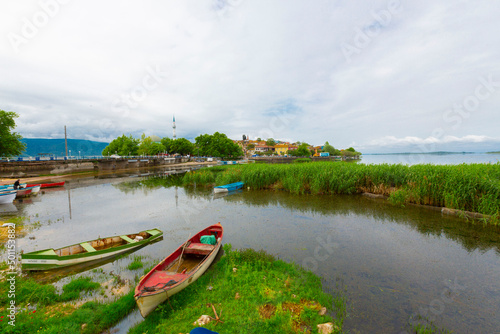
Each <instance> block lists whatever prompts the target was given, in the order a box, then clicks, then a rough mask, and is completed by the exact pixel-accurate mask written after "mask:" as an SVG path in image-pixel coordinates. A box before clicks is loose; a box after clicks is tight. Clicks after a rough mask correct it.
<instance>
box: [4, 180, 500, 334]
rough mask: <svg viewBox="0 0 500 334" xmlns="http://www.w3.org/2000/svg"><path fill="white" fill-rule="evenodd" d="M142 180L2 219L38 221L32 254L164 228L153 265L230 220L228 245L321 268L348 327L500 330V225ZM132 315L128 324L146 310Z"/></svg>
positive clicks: (117, 266) (71, 190) (341, 199)
mask: <svg viewBox="0 0 500 334" xmlns="http://www.w3.org/2000/svg"><path fill="white" fill-rule="evenodd" d="M143 178H145V177H141V176H136V175H114V176H113V177H112V178H98V177H79V178H72V179H68V180H67V183H66V185H65V188H64V189H61V190H56V189H54V190H52V191H47V192H45V193H44V194H41V195H39V196H38V197H35V198H33V199H28V200H25V201H23V202H22V203H15V204H14V205H13V206H10V212H9V210H4V212H3V213H0V219H2V218H3V219H5V218H7V217H10V216H13V215H19V216H25V217H30V219H31V221H32V222H33V221H39V222H40V224H38V227H37V228H35V229H34V230H33V231H30V232H29V233H28V234H27V235H26V236H24V237H22V238H18V240H17V247H18V250H19V251H20V250H23V251H25V252H29V251H34V250H39V249H43V248H51V247H62V246H65V245H70V244H73V243H79V242H81V241H85V240H90V239H94V238H96V237H97V236H110V235H120V234H124V233H127V232H136V231H140V230H144V229H149V228H154V227H157V228H160V229H161V230H162V231H163V232H164V238H163V240H161V241H159V242H157V243H154V244H152V245H149V246H146V247H145V248H142V249H140V250H138V251H137V252H135V253H134V256H135V255H141V256H145V257H146V258H148V259H150V260H151V263H155V262H157V261H158V260H160V259H162V258H163V257H165V256H166V255H168V254H170V253H171V252H172V251H173V250H175V249H176V248H177V247H178V246H179V245H180V244H181V243H183V242H184V241H185V240H187V239H188V238H189V237H190V236H191V235H193V234H194V233H196V232H198V231H199V230H201V229H202V228H204V227H206V226H208V225H210V224H213V223H216V222H221V223H222V225H223V226H224V229H225V233H224V235H225V237H224V243H231V244H232V245H233V247H234V248H254V249H257V250H259V249H264V250H266V251H267V252H269V253H271V254H274V255H276V256H278V257H279V258H282V259H284V260H286V261H294V262H296V263H298V264H300V265H302V266H304V267H306V268H308V269H311V270H312V271H314V272H315V273H316V274H318V275H319V276H321V277H322V278H323V280H324V287H325V289H326V290H327V291H328V292H331V293H338V292H339V291H344V295H345V298H346V300H347V302H348V317H347V318H346V320H345V325H344V329H345V330H346V331H349V332H350V333H406V331H408V333H409V329H408V324H409V323H415V321H416V320H414V319H416V318H415V317H416V316H418V315H420V316H422V317H424V318H425V319H426V320H427V321H433V323H434V324H435V325H436V326H438V327H440V328H446V329H448V330H452V331H454V332H456V333H498V329H499V328H500V317H498V314H499V313H500V280H499V278H500V228H498V227H494V226H484V225H483V224H481V223H471V222H466V221H464V220H462V219H459V218H456V217H450V216H444V215H442V214H441V213H440V212H439V211H434V210H431V209H428V208H423V207H417V206H407V207H406V208H400V207H394V206H391V205H390V204H388V203H387V202H386V201H384V200H378V199H369V198H365V197H363V196H357V195H355V196H312V195H293V194H289V193H286V192H280V191H254V190H243V191H240V192H237V193H235V194H233V195H229V196H224V197H219V198H214V196H213V194H212V192H211V190H210V189H199V188H198V189H196V188H192V187H191V188H183V187H175V186H171V187H165V186H160V185H156V186H144V185H142V184H141V183H140V182H139V181H140V180H142V179H143ZM146 178H148V177H146ZM0 212H1V210H0ZM30 237H32V238H31V239H30ZM33 237H34V239H33ZM131 258H132V255H131V256H129V257H128V258H124V259H119V260H116V261H114V262H110V263H107V264H105V265H102V266H101V268H102V269H103V270H104V271H106V272H110V271H114V272H115V273H120V275H121V276H122V277H125V278H130V279H133V278H134V276H136V275H138V274H139V273H138V272H137V271H135V272H134V271H130V270H128V269H127V268H126V267H127V263H128V262H130V259H131ZM140 271H141V270H140ZM141 274H142V273H141ZM134 314H135V315H134ZM134 314H133V315H132V319H133V320H127V321H126V322H125V323H124V324H121V325H120V326H119V327H120V329H121V331H120V332H126V328H127V326H129V325H130V323H131V322H133V321H135V320H136V319H140V317H137V312H135V313H134Z"/></svg>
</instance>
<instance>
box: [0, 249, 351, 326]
mask: <svg viewBox="0 0 500 334" xmlns="http://www.w3.org/2000/svg"><path fill="white" fill-rule="evenodd" d="M133 259H134V261H133V262H132V263H131V266H133V269H134V270H135V269H140V268H141V267H142V266H143V263H142V261H141V258H140V257H138V256H134V257H133ZM94 271H97V272H99V270H96V269H94ZM148 271H149V269H148V268H146V269H143V272H144V273H146V272H148ZM5 274H6V272H4V275H5ZM89 274H90V276H92V273H90V272H89ZM12 277H15V298H14V300H15V304H16V307H17V313H16V314H15V326H12V325H10V324H9V322H10V321H11V319H10V318H9V314H11V313H10V310H9V309H8V306H9V305H10V301H11V300H12V299H13V298H11V297H12V296H9V294H10V292H11V290H12V282H11V280H7V279H8V278H12ZM137 280H138V278H137ZM135 283H137V282H130V290H131V291H130V292H128V293H126V292H125V294H124V295H117V296H115V297H114V298H111V299H109V298H108V299H106V300H105V301H102V300H99V299H98V297H101V296H102V295H105V294H106V293H109V291H110V290H109V287H108V286H107V285H109V282H107V283H106V284H103V283H99V282H96V281H95V280H94V279H93V278H91V277H89V276H88V275H87V274H83V275H78V276H75V277H73V278H72V279H71V280H70V281H69V282H68V283H66V284H64V285H63V286H62V289H58V288H56V285H53V284H41V283H39V282H36V281H35V280H33V279H32V278H29V277H26V276H21V275H10V274H7V275H5V276H4V277H2V278H1V279H0V332H1V333H68V334H71V333H102V332H103V331H104V330H106V329H108V328H110V327H112V326H113V325H115V324H116V323H117V322H119V321H120V320H121V319H122V318H123V317H125V316H126V315H127V314H128V313H129V312H131V311H132V310H133V309H134V308H135V307H136V304H135V300H134V296H133V287H134V286H135ZM321 286H322V285H321V280H320V278H319V277H317V276H315V275H314V274H313V273H312V272H310V271H306V270H304V269H302V268H300V267H298V266H296V265H294V264H289V263H285V262H283V261H281V260H277V259H275V258H274V257H272V256H271V255H268V254H267V253H265V252H263V251H260V252H257V251H254V250H250V249H248V250H241V251H238V250H232V249H231V245H225V246H224V255H223V256H222V257H221V258H220V260H219V261H218V262H217V263H215V264H214V265H213V266H212V267H211V268H210V269H209V270H208V271H207V272H206V273H205V274H204V275H203V276H201V277H200V278H199V279H198V280H197V281H196V282H195V283H193V284H192V285H190V286H189V287H188V288H187V289H185V290H183V291H181V292H180V293H178V294H177V295H175V296H173V297H172V298H170V299H169V300H168V301H167V302H166V303H164V304H162V305H160V306H159V307H158V308H157V310H156V311H155V312H153V313H152V314H151V315H150V316H149V317H148V318H147V319H146V320H145V321H144V322H142V323H141V324H139V325H138V326H136V327H135V328H132V329H131V333H176V334H177V333H179V332H181V333H188V332H189V331H190V330H191V329H193V328H194V327H197V326H195V325H193V322H195V321H196V320H197V319H198V318H200V316H201V315H210V316H212V317H213V318H216V315H215V313H214V311H213V310H214V309H215V310H216V312H217V316H219V317H220V318H219V319H220V321H218V322H217V321H212V322H211V323H209V324H207V325H205V327H207V328H211V329H215V330H217V331H219V330H220V331H221V332H222V333H308V332H317V329H316V325H318V324H322V323H327V322H331V323H332V326H333V328H334V329H335V331H334V332H333V333H338V332H340V330H341V327H342V324H343V319H344V317H345V307H346V306H345V302H344V300H343V299H342V297H339V296H337V297H335V298H334V297H332V296H331V295H329V294H327V293H325V292H323V291H322V288H321ZM96 297H97V298H96ZM212 305H213V308H212ZM323 307H324V308H325V309H324V310H323ZM322 311H323V312H325V311H327V313H325V314H323V312H322Z"/></svg>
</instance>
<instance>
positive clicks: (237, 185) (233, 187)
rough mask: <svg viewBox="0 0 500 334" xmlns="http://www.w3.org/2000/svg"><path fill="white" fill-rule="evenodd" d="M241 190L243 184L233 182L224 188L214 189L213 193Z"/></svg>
mask: <svg viewBox="0 0 500 334" xmlns="http://www.w3.org/2000/svg"><path fill="white" fill-rule="evenodd" d="M241 188H243V182H235V183H231V184H226V185H224V186H218V187H214V193H216V194H217V193H224V192H229V191H234V190H238V189H241Z"/></svg>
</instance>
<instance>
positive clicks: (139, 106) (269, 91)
mask: <svg viewBox="0 0 500 334" xmlns="http://www.w3.org/2000/svg"><path fill="white" fill-rule="evenodd" d="M393 3H397V1H392V0H391V1H362V2H347V3H339V2H326V1H321V2H319V1H318V2H310V1H304V0H291V1H287V2H286V3H285V2H278V1H271V2H269V1H263V0H252V1H248V0H239V1H224V0H218V1H216V0H214V1H211V2H210V1H209V2H204V3H200V2H197V1H182V2H163V3H159V2H157V1H141V2H136V1H120V2H118V1H106V2H102V1H96V0H90V1H85V2H77V1H61V0H40V1H23V2H8V3H6V4H4V5H3V10H2V11H1V12H0V31H2V32H4V33H3V37H4V38H3V39H1V40H0V62H1V63H2V67H0V76H1V77H2V78H4V80H2V82H0V109H3V110H11V111H16V112H18V113H19V114H20V118H19V119H18V122H17V124H18V128H17V131H18V132H20V133H21V134H22V135H24V136H25V137H54V136H55V137H59V138H60V137H61V136H62V134H63V128H64V125H67V126H68V131H69V135H70V137H71V138H92V139H100V140H110V139H113V138H115V137H117V136H119V135H121V134H122V133H126V134H129V133H131V134H133V135H135V136H139V135H140V134H141V133H142V132H146V133H149V134H157V135H159V136H168V135H171V133H172V129H171V120H172V116H173V115H174V114H175V115H176V121H177V135H178V136H185V137H188V138H190V139H191V138H194V137H195V136H197V135H199V134H201V133H213V132H215V131H219V132H224V133H226V134H228V135H229V136H230V137H233V138H235V139H236V138H240V137H241V135H242V134H247V135H251V136H263V135H265V136H269V137H273V138H276V139H284V138H289V139H292V140H300V141H306V142H309V143H311V144H323V143H324V142H325V141H329V142H330V143H332V144H333V145H334V146H335V147H339V148H343V147H348V146H350V145H351V144H352V143H353V142H355V143H357V145H358V146H359V147H371V146H374V144H373V143H376V145H377V146H383V145H389V146H391V145H392V146H391V147H393V146H394V145H396V146H394V147H396V148H395V149H398V148H399V147H400V146H397V145H404V144H412V145H419V144H420V143H421V142H423V143H427V142H433V141H432V139H431V138H432V137H434V138H437V141H434V142H435V143H437V144H442V143H445V139H446V138H448V137H450V138H453V137H456V138H459V139H460V138H461V139H463V138H468V136H471V135H474V134H475V135H480V136H485V137H489V138H498V130H497V126H496V125H497V124H498V123H499V120H500V119H499V117H500V116H499V113H498V112H497V106H498V105H499V102H500V89H499V88H497V87H494V89H493V91H492V92H491V94H490V95H489V96H488V98H485V99H481V100H480V101H479V102H480V103H479V104H478V106H477V107H476V108H475V109H474V110H473V111H472V112H469V113H468V115H467V117H466V116H464V114H457V112H454V113H450V112H447V110H450V109H452V108H453V106H454V104H463V103H465V101H466V99H467V98H468V97H469V96H474V94H475V89H476V87H477V86H478V85H479V84H480V79H481V78H488V76H492V77H493V78H494V80H495V81H500V63H499V62H498V57H499V51H500V35H498V34H497V33H496V31H498V30H499V28H500V22H499V21H498V19H497V18H496V16H495V13H497V12H498V10H499V9H500V3H495V2H488V1H486V0H479V1H475V2H470V1H462V2H460V3H458V4H454V3H449V4H444V3H436V2H433V1H429V0H426V1H420V2H406V1H401V2H400V6H399V7H398V10H396V11H393V12H391V8H392V7H391V6H392V4H393ZM41 4H52V6H53V7H52V8H53V9H54V8H56V5H57V4H58V7H57V8H58V9H57V12H55V13H53V15H49V14H50V13H49V11H47V10H44V9H43V8H44V7H42V5H41ZM54 11H55V9H54ZM43 13H46V15H47V17H49V20H48V21H47V22H46V23H44V24H43V26H42V24H41V23H40V22H41V21H36V18H37V17H39V18H38V20H40V18H41V17H43ZM388 13H389V14H390V15H389V14H388ZM37 15H38V16H37ZM26 22H31V23H32V24H34V25H35V28H36V33H33V34H32V35H33V36H32V37H30V38H25V40H26V42H25V43H24V42H23V43H21V44H20V45H18V46H17V48H18V51H19V52H16V50H15V48H14V47H13V45H12V43H11V39H9V36H13V35H12V34H17V35H19V36H21V37H22V36H23V31H24V32H25V33H26V32H27V31H29V29H28V28H27V23H26ZM37 22H38V23H37ZM42 23H43V22H42ZM363 34H364V35H365V36H367V37H368V38H366V37H363V36H362V35H363ZM25 35H26V34H25ZM363 38H364V39H363ZM356 42H358V44H356ZM360 42H364V44H363V43H361V44H359V43H360ZM346 43H347V44H350V45H353V46H354V47H356V48H357V52H356V53H354V54H353V55H352V57H351V59H350V61H347V59H346V56H345V52H343V49H342V46H343V45H346ZM151 69H153V70H156V69H158V71H157V72H160V73H161V75H160V76H159V79H158V80H156V81H155V80H154V78H152V77H151ZM124 101H128V103H129V105H128V106H127V104H126V103H124ZM120 102H121V104H120V105H119V106H117V104H119V103H120ZM124 105H125V107H124ZM450 120H453V121H450ZM387 138H390V139H387ZM391 138H392V139H391ZM398 138H399V139H398ZM421 138H424V139H421ZM450 142H453V143H459V142H461V141H460V140H452V141H450ZM465 142H467V143H469V142H470V140H466V141H465ZM384 143H385V144H384ZM476 143H478V144H480V143H482V141H480V142H476Z"/></svg>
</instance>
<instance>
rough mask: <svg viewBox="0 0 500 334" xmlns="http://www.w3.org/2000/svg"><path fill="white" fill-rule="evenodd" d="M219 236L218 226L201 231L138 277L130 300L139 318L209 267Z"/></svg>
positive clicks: (220, 230) (220, 242) (191, 281)
mask: <svg viewBox="0 0 500 334" xmlns="http://www.w3.org/2000/svg"><path fill="white" fill-rule="evenodd" d="M223 233H224V230H223V228H222V225H221V224H220V223H218V224H214V225H211V226H209V227H207V228H205V229H204V230H201V231H200V232H198V233H197V234H196V235H194V236H193V237H192V238H190V239H189V240H188V241H186V242H185V243H184V244H182V245H181V246H180V247H179V248H177V250H175V251H174V252H173V253H172V254H170V255H169V256H167V257H166V258H165V259H164V260H163V261H161V262H160V263H159V264H157V265H156V266H155V267H154V268H153V269H152V270H151V271H150V272H149V273H147V274H146V275H145V276H143V277H142V278H141V280H140V282H139V284H137V286H136V287H135V294H134V297H135V301H136V303H137V306H138V307H139V310H140V312H141V315H142V316H143V317H146V316H147V315H148V314H150V313H151V312H152V311H153V310H154V309H155V308H156V307H157V306H158V305H159V304H161V303H163V302H164V301H165V300H167V298H169V297H171V296H173V295H174V294H176V293H177V292H179V291H181V290H182V289H184V288H186V287H187V286H188V285H190V284H191V283H193V282H194V281H196V280H197V279H198V277H200V276H201V275H202V274H203V273H204V272H205V271H206V270H207V269H208V267H210V265H211V264H212V262H213V261H214V259H215V257H216V256H217V253H218V252H219V249H220V247H221V245H222V236H223Z"/></svg>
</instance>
